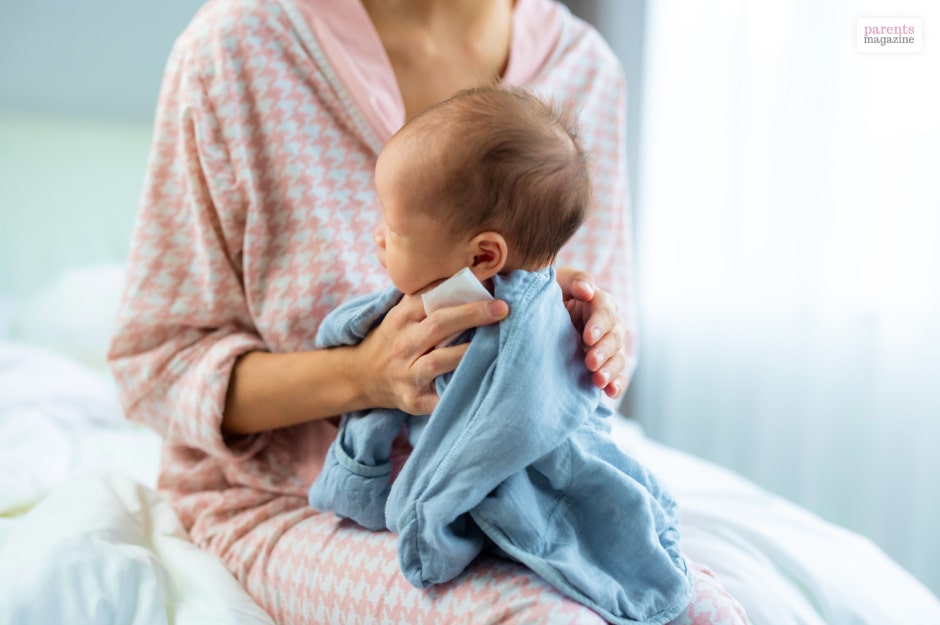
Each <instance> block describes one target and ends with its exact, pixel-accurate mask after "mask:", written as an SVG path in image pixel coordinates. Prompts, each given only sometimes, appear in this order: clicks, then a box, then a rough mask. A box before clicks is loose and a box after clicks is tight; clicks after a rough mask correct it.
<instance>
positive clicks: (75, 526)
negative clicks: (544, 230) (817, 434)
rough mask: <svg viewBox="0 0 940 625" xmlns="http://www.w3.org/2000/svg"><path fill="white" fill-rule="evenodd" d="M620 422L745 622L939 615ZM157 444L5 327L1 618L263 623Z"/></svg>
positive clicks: (897, 581) (731, 477)
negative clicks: (187, 527)
mask: <svg viewBox="0 0 940 625" xmlns="http://www.w3.org/2000/svg"><path fill="white" fill-rule="evenodd" d="M615 436H616V437H617V439H618V441H619V442H620V443H621V445H622V446H623V447H624V448H625V449H626V450H627V451H628V452H630V453H632V454H634V455H636V456H637V457H638V458H640V459H641V460H642V461H643V462H645V463H647V464H648V465H649V466H651V467H652V468H653V469H654V470H655V471H657V472H658V473H659V474H660V475H661V476H662V478H663V479H664V480H665V481H666V482H667V483H668V484H669V486H670V488H671V489H672V491H673V493H674V494H675V496H676V498H677V500H678V501H679V504H680V508H681V511H682V528H681V531H682V535H683V539H682V542H683V547H684V549H685V550H686V552H687V553H688V554H689V556H690V557H691V558H692V559H693V560H695V561H698V562H701V563H704V564H706V565H708V566H710V567H711V568H712V569H713V570H715V572H716V573H717V574H718V575H719V577H720V578H721V579H722V582H723V583H724V585H725V586H726V587H727V588H728V590H729V591H730V592H731V593H732V594H733V595H734V596H736V597H737V598H738V599H739V600H740V601H741V603H742V604H743V605H744V607H745V609H746V610H747V611H748V614H749V617H750V619H751V621H752V622H753V623H754V624H755V625H823V624H825V625H890V624H893V623H897V624H898V625H900V624H904V625H911V624H923V625H937V624H938V623H940V602H938V601H937V599H936V597H934V596H933V595H932V594H931V593H930V592H929V591H927V590H926V589H925V588H924V587H923V586H921V585H920V584H919V583H918V582H917V581H916V580H914V579H913V578H912V577H911V576H910V575H908V574H907V573H906V572H905V571H903V570H902V569H900V568H899V567H898V566H897V565H895V564H894V563H893V562H892V561H891V560H890V559H889V558H887V557H886V556H885V555H884V554H883V553H882V552H881V551H880V550H879V549H877V548H876V547H875V546H874V545H872V544H871V543H870V542H868V541H867V540H865V539H863V538H861V537H860V536H858V535H857V534H854V533H852V532H849V531H846V530H843V529H840V528H838V527H835V526H833V525H831V524H828V523H826V522H824V521H822V520H821V519H819V518H818V517H816V516H814V515H812V514H811V513H809V512H807V511H806V510H804V509H802V508H800V507H798V506H795V505H793V504H791V503H789V502H787V501H785V500H783V499H781V498H779V497H776V496H773V495H772V494H770V493H767V492H766V491H764V490H762V489H760V488H758V487H756V486H754V485H753V484H751V483H750V482H747V481H746V480H743V479H741V478H740V477H738V476H737V475H735V474H733V473H730V472H728V471H725V470H723V469H721V468H718V467H716V466H714V465H712V464H710V463H707V462H703V461H701V460H699V459H696V458H693V457H691V456H689V455H687V454H683V453H681V452H678V451H675V450H672V449H669V448H667V447H664V446H662V445H659V444H657V443H655V442H653V441H651V440H649V439H647V438H646V437H645V436H644V435H643V433H642V431H641V430H640V429H639V427H638V426H636V425H634V424H630V423H627V422H625V421H622V420H621V421H618V422H617V423H616V424H615ZM158 451H159V440H158V439H157V437H156V435H154V434H153V433H151V432H149V431H147V430H144V429H141V428H138V427H136V426H133V425H131V424H129V423H127V422H125V421H124V420H123V419H121V418H120V412H119V410H118V408H117V404H116V402H115V400H114V388H113V386H111V384H110V382H109V381H108V380H107V378H106V377H103V376H102V375H101V372H100V371H98V372H96V371H95V370H94V369H91V368H89V367H86V366H84V365H80V364H78V363H77V362H72V361H68V360H66V359H64V358H63V357H62V356H59V355H57V354H55V353H52V352H48V351H44V350H39V349H36V348H32V347H30V346H26V345H18V344H12V343H2V342H0V623H3V624H7V623H12V624H19V623H24V624H30V625H32V624H35V623H39V624H43V623H50V624H52V623H54V624H58V623H69V624H81V623H95V624H96V625H102V624H104V625H107V624H110V623H130V624H137V623H141V624H143V623H148V624H149V623H176V624H181V625H197V624H203V623H225V624H227V625H229V624H234V625H240V624H246V625H257V624H261V623H265V624H268V625H270V623H271V621H270V619H269V618H268V617H267V616H266V615H265V614H264V612H263V611H262V610H261V609H260V608H259V607H257V606H256V605H255V604H254V602H253V601H252V600H251V599H250V597H248V595H247V594H246V593H245V592H244V591H243V590H242V589H241V587H240V586H239V585H238V583H237V582H236V581H235V580H234V578H232V576H231V575H230V574H229V573H228V572H227V571H226V570H225V569H224V567H223V566H222V564H221V563H220V562H219V561H218V560H217V559H216V558H215V557H213V556H210V555H208V554H206V553H203V552H201V551H199V550H198V549H196V548H195V546H193V545H192V544H191V543H190V542H189V541H188V539H187V537H186V534H185V532H184V531H183V529H182V527H181V526H180V524H179V521H178V520H177V518H176V516H175V514H174V513H173V511H172V509H171V508H170V507H169V505H168V503H167V502H166V500H165V499H163V498H162V497H161V496H160V495H159V494H158V493H156V492H155V491H154V490H153V489H152V487H153V486H154V484H155V480H156V471H157V463H158Z"/></svg>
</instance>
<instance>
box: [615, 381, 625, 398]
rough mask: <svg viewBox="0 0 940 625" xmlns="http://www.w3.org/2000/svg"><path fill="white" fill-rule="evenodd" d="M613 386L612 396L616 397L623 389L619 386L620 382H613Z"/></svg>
mask: <svg viewBox="0 0 940 625" xmlns="http://www.w3.org/2000/svg"><path fill="white" fill-rule="evenodd" d="M613 387H614V397H618V396H619V395H620V393H621V392H622V391H623V389H622V388H620V382H614V384H613Z"/></svg>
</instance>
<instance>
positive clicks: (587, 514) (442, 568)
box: [309, 268, 692, 625]
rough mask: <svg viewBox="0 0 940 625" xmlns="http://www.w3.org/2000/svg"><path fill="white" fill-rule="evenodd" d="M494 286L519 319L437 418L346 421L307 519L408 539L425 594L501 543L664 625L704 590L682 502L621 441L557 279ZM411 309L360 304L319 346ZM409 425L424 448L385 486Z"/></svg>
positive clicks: (481, 342)
mask: <svg viewBox="0 0 940 625" xmlns="http://www.w3.org/2000/svg"><path fill="white" fill-rule="evenodd" d="M493 280H494V295H495V297H497V298H500V299H503V300H506V301H507V302H508V303H509V306H510V311H511V313H510V316H509V317H508V318H507V319H505V320H504V321H503V322H501V323H499V324H494V325H491V326H484V327H481V328H477V329H476V331H475V332H474V333H473V338H472V340H471V342H470V346H469V348H468V350H467V352H466V354H465V355H464V357H463V359H462V360H461V362H460V365H459V366H458V368H457V369H456V371H454V372H453V373H452V374H449V375H445V376H440V377H439V378H438V380H437V388H438V392H439V394H440V401H439V402H438V405H437V408H435V410H434V412H433V413H432V414H431V415H430V417H429V418H428V417H427V416H424V417H411V416H410V415H407V414H405V413H403V412H401V411H397V410H388V409H379V410H369V411H361V412H356V413H349V414H346V415H343V417H342V421H341V424H340V431H339V434H338V436H337V439H336V440H335V441H334V443H333V444H332V446H331V447H330V452H329V454H328V457H327V460H326V463H325V465H324V468H323V471H322V472H321V474H320V476H319V477H318V478H317V480H316V481H315V482H314V484H313V485H312V486H311V488H310V492H309V500H310V504H311V506H313V507H314V508H317V509H320V510H332V511H334V512H336V513H337V514H338V515H340V516H343V517H347V518H350V519H352V520H354V521H356V522H358V523H359V524H361V525H363V526H365V527H369V528H371V529H384V528H388V529H390V530H392V531H394V532H397V533H398V534H399V540H398V553H399V563H400V566H401V570H402V573H403V574H404V575H405V577H406V578H407V579H408V581H409V582H410V583H412V584H413V585H415V586H417V587H421V588H423V587H427V586H429V585H431V584H436V583H442V582H446V581H449V580H451V579H453V578H454V577H456V576H457V575H459V574H460V573H461V572H462V571H463V570H464V569H465V568H466V567H467V565H469V564H470V563H471V562H472V561H473V559H474V558H475V557H476V556H477V555H479V553H480V552H481V551H482V550H483V549H484V547H486V546H487V542H488V541H491V542H492V543H493V544H494V545H495V546H496V547H497V548H498V549H497V550H498V551H500V552H502V553H503V554H505V555H508V556H509V557H511V558H513V559H515V560H518V561H519V562H521V563H522V564H524V565H526V566H527V567H529V568H530V569H532V570H533V571H535V572H536V573H538V574H539V575H541V576H542V577H543V578H545V579H546V580H547V581H548V582H550V583H551V584H553V585H554V586H555V587H557V588H558V589H559V590H560V591H561V592H563V593H565V594H566V595H568V596H569V597H571V598H572V599H574V600H576V601H578V602H580V603H582V604H584V605H586V606H588V607H590V608H591V609H593V610H595V611H596V612H597V613H598V614H600V615H601V616H602V617H603V618H605V619H606V620H608V621H610V622H612V623H617V624H626V623H644V624H650V625H661V624H663V623H667V622H668V621H670V620H672V619H674V618H675V617H676V616H678V615H679V614H680V613H681V612H682V610H683V609H684V608H685V607H686V606H687V605H688V602H689V600H690V598H691V591H692V582H691V572H690V570H689V568H688V565H687V563H686V561H685V559H684V557H683V556H682V554H681V553H680V551H679V544H678V541H679V532H678V515H677V511H676V506H675V502H674V501H673V499H672V498H671V496H670V495H669V493H668V492H667V491H666V490H665V489H664V488H663V486H662V485H661V484H660V483H659V481H658V480H657V479H656V477H655V476H654V475H652V474H651V473H650V472H649V471H648V470H647V469H646V468H644V467H643V466H642V465H641V464H640V463H638V462H637V461H636V460H634V459H632V458H631V457H629V456H628V455H626V454H624V453H623V451H621V450H620V449H619V448H618V447H617V446H616V445H615V444H614V442H613V441H612V440H611V438H610V437H609V431H610V426H609V423H608V421H607V418H608V417H610V416H611V414H612V412H611V410H610V409H609V408H607V407H606V406H605V405H604V404H603V403H601V401H600V396H601V391H600V390H599V389H597V388H595V387H594V386H593V384H592V383H591V379H590V373H589V372H588V371H587V370H586V369H585V367H584V365H583V362H582V358H583V356H582V354H581V350H580V340H579V337H578V335H577V332H576V331H575V330H574V328H573V327H572V325H571V320H570V317H569V315H568V312H567V310H566V309H565V307H564V305H563V303H562V296H561V292H560V289H559V287H558V285H557V283H556V281H555V272H554V269H553V268H548V269H545V270H542V271H538V272H525V271H516V272H512V273H511V274H509V275H507V276H496V277H494V279H493ZM400 298H401V294H400V293H399V292H397V291H394V290H391V291H387V292H383V293H379V294H375V295H371V296H365V297H361V298H357V299H355V300H350V301H348V302H347V303H346V304H344V305H342V306H340V307H339V308H337V309H336V310H334V311H333V312H332V313H331V314H330V315H328V316H327V318H326V319H325V320H324V322H323V324H322V325H321V328H320V331H319V332H318V335H317V344H318V345H319V346H323V347H326V346H335V345H349V344H354V343H357V342H359V341H361V340H362V338H364V336H365V335H366V334H367V333H368V331H369V330H370V329H371V328H372V327H373V326H374V325H375V324H376V323H378V322H379V321H381V319H382V317H383V316H384V314H385V313H386V312H387V311H388V310H389V309H390V308H391V307H392V306H393V305H394V304H396V303H397V302H398V301H399V299H400ZM412 421H414V424H413V425H415V426H420V427H419V428H418V429H420V431H421V434H420V436H418V437H416V438H414V437H412V438H413V445H414V450H413V451H412V453H411V455H410V457H409V458H408V461H407V462H406V463H405V466H404V467H403V469H402V471H401V473H400V474H399V475H398V477H397V479H396V480H395V481H394V483H393V484H389V477H390V474H391V462H390V459H389V458H390V453H391V444H392V440H393V439H394V438H395V436H396V435H397V434H398V433H399V431H400V430H401V427H402V425H409V427H411V422H412Z"/></svg>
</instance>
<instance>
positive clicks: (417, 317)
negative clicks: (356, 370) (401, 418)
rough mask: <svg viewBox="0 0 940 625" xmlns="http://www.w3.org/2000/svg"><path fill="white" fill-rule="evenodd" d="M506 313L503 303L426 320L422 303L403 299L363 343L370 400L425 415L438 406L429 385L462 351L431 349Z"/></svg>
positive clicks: (460, 348)
mask: <svg viewBox="0 0 940 625" xmlns="http://www.w3.org/2000/svg"><path fill="white" fill-rule="evenodd" d="M508 313H509V307H508V306H507V304H506V302H504V301H502V300H493V301H489V302H476V303H472V304H464V305H461V306H454V307H450V308H444V309H441V310H438V311H436V312H434V313H433V314H431V315H428V316H425V314H424V307H423V305H422V302H421V299H420V298H419V297H416V296H406V297H404V298H402V300H401V302H399V303H398V305H397V306H395V307H394V308H393V309H392V310H391V311H389V313H388V315H386V317H385V319H384V320H383V321H382V323H381V325H380V326H379V328H377V331H373V332H372V333H370V335H369V336H368V337H366V339H365V340H364V341H363V345H365V346H367V348H368V350H369V351H368V352H367V353H366V358H367V362H368V367H369V368H370V369H371V370H372V372H373V373H372V375H371V378H370V380H371V381H372V385H371V388H372V389H373V391H372V397H373V398H375V400H376V401H379V402H380V403H377V404H376V405H377V406H384V407H389V408H399V409H400V410H403V411H405V412H408V413H410V414H428V413H430V412H431V411H432V410H433V409H434V406H435V405H436V404H437V393H436V391H435V385H434V379H435V378H436V377H437V376H439V375H441V374H443V373H447V372H448V371H453V370H454V369H456V368H457V365H458V364H460V359H461V358H462V357H463V354H464V353H465V352H466V350H467V345H458V346H453V347H444V348H440V349H435V347H436V346H437V345H439V344H441V343H442V342H444V341H445V340H446V339H448V338H449V337H452V336H455V335H459V334H460V333H462V332H463V331H465V330H468V329H470V328H474V327H478V326H482V325H488V324H491V323H495V322H497V321H499V320H501V319H504V318H505V317H506V315H507V314H508Z"/></svg>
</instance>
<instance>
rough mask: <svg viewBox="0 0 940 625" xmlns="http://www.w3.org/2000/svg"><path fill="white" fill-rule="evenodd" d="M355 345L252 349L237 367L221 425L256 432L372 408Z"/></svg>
mask: <svg viewBox="0 0 940 625" xmlns="http://www.w3.org/2000/svg"><path fill="white" fill-rule="evenodd" d="M357 363H358V359H357V358H356V352H355V348H353V347H336V348H331V349H320V350H316V351H309V352H295V353H285V354H272V353H267V352H250V353H248V354H245V355H244V356H242V357H240V358H239V359H238V360H237V361H236V362H235V366H234V367H233V370H232V377H231V380H230V382H229V388H228V394H227V396H226V401H225V411H224V413H223V416H222V430H223V431H224V432H226V433H229V434H252V433H255V432H262V431H265V430H272V429H276V428H282V427H287V426H290V425H296V424H298V423H303V422H304V421H312V420H316V419H325V418H328V417H334V416H337V415H339V414H342V413H344V412H350V411H353V410H361V409H364V408H368V407H370V406H369V403H370V401H369V399H368V397H367V396H366V393H365V391H364V388H365V387H364V385H363V384H362V375H363V372H362V371H361V370H360V368H359V366H358V364H357Z"/></svg>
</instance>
